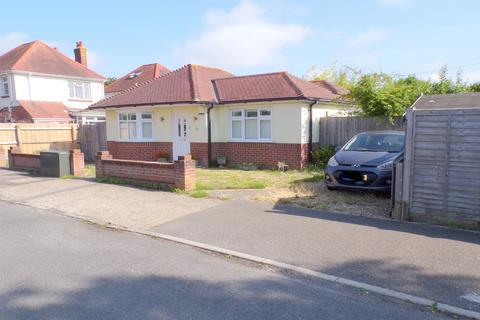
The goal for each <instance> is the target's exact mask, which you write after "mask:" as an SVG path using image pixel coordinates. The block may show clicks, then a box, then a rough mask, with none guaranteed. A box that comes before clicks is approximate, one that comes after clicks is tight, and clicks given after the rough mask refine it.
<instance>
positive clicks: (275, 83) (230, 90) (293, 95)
mask: <svg viewBox="0 0 480 320" xmlns="http://www.w3.org/2000/svg"><path fill="white" fill-rule="evenodd" d="M213 82H214V86H215V89H216V93H217V97H218V101H219V102H220V103H234V102H249V101H250V102H252V101H269V100H290V99H308V98H312V99H325V100H333V99H335V98H337V95H336V94H334V93H332V92H331V91H329V90H326V89H324V88H321V87H318V86H316V85H314V84H312V83H309V82H308V81H305V80H303V79H300V78H298V77H295V76H293V75H291V74H289V73H288V72H275V73H265V74H257V75H249V76H243V77H233V78H226V79H219V80H214V81H213Z"/></svg>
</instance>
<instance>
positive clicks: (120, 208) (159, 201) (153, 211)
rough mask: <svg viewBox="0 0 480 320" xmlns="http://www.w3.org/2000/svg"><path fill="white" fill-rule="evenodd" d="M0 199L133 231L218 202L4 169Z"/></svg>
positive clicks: (1, 171) (0, 172)
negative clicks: (53, 210)
mask: <svg viewBox="0 0 480 320" xmlns="http://www.w3.org/2000/svg"><path fill="white" fill-rule="evenodd" d="M0 199H2V200H6V201H12V202H17V203H24V204H28V205H30V206H33V207H37V208H42V209H55V210H60V211H63V212H68V213H69V214H75V215H78V216H83V217H86V218H95V219H97V220H102V221H106V222H110V223H113V224H118V225H122V226H129V227H136V228H149V227H153V226H156V225H159V224H161V223H165V222H168V221H172V220H175V219H177V218H179V217H182V216H185V215H188V214H191V213H195V212H198V211H201V210H205V209H207V208H210V207H213V206H215V205H217V204H219V203H220V202H221V200H216V199H194V198H191V197H189V196H186V195H180V194H175V193H171V192H158V191H152V190H146V189H139V188H135V187H129V186H118V185H113V184H105V183H96V182H94V181H92V180H80V179H55V178H45V177H33V176H31V175H29V174H28V173H21V172H15V171H9V170H5V169H0Z"/></svg>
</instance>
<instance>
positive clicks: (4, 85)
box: [0, 76, 10, 97]
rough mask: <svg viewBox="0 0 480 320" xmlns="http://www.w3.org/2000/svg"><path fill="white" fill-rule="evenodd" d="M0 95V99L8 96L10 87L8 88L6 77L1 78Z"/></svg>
mask: <svg viewBox="0 0 480 320" xmlns="http://www.w3.org/2000/svg"><path fill="white" fill-rule="evenodd" d="M0 80H1V81H0V82H1V85H2V87H1V88H0V89H1V93H2V97H8V96H9V95H10V87H9V86H8V77H7V76H1V79H0Z"/></svg>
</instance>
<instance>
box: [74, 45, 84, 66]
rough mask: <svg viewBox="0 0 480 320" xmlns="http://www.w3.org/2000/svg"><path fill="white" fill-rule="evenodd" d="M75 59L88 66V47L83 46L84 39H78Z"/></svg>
mask: <svg viewBox="0 0 480 320" xmlns="http://www.w3.org/2000/svg"><path fill="white" fill-rule="evenodd" d="M73 52H74V53H75V61H77V62H78V63H81V64H83V65H84V66H85V67H86V66H87V48H85V47H84V46H83V41H77V47H76V48H75V49H73Z"/></svg>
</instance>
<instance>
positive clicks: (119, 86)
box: [105, 63, 170, 93]
mask: <svg viewBox="0 0 480 320" xmlns="http://www.w3.org/2000/svg"><path fill="white" fill-rule="evenodd" d="M169 72H170V70H168V69H167V68H165V67H164V66H162V65H161V64H159V63H152V64H145V65H143V66H140V67H138V68H136V69H135V70H133V71H131V72H129V73H128V74H126V75H124V76H123V77H121V78H120V79H118V80H116V81H115V82H113V83H111V84H109V85H108V86H106V87H105V92H106V93H113V92H121V91H124V90H127V89H129V88H131V87H134V86H136V85H139V84H142V83H144V82H147V81H149V80H152V79H155V78H158V77H160V76H163V75H165V74H167V73H169Z"/></svg>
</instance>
